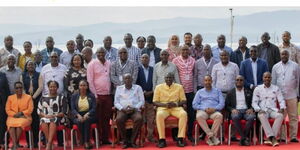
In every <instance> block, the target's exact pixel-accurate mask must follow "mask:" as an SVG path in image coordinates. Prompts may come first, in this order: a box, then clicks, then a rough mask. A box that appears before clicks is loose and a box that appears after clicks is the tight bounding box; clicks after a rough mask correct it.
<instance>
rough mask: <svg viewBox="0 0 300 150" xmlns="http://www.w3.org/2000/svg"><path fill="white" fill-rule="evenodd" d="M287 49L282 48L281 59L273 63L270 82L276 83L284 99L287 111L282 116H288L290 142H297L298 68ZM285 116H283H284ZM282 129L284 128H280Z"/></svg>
mask: <svg viewBox="0 0 300 150" xmlns="http://www.w3.org/2000/svg"><path fill="white" fill-rule="evenodd" d="M289 55H290V54H289V51H288V50H285V49H284V50H282V51H281V53H280V57H281V61H280V62H278V63H277V64H275V65H274V67H273V69H272V77H273V80H272V84H274V85H277V86H278V87H279V88H280V90H281V92H282V94H283V97H284V99H285V103H286V107H287V109H286V110H287V112H285V114H284V116H286V115H288V116H289V127H290V128H289V132H290V134H289V135H290V139H291V142H297V143H298V142H299V141H298V139H297V133H298V99H297V96H299V90H298V88H299V78H300V69H299V66H298V64H297V63H295V62H294V61H292V60H290V59H289V57H290V56H289ZM284 118H285V117H284ZM282 131H284V130H282ZM281 140H287V139H285V132H282V134H281Z"/></svg>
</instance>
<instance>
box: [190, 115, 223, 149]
mask: <svg viewBox="0 0 300 150" xmlns="http://www.w3.org/2000/svg"><path fill="white" fill-rule="evenodd" d="M206 123H207V125H213V124H214V120H212V119H207V120H206ZM194 124H195V143H194V146H196V145H197V144H198V133H199V126H200V125H199V123H198V121H197V120H195V122H194ZM222 138H223V124H221V125H220V142H221V144H223V141H222Z"/></svg>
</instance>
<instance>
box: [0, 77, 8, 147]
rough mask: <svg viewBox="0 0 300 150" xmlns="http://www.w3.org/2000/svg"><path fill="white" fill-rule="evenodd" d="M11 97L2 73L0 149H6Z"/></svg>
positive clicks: (0, 85)
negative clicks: (5, 137)
mask: <svg viewBox="0 0 300 150" xmlns="http://www.w3.org/2000/svg"><path fill="white" fill-rule="evenodd" d="M9 95H10V90H9V86H8V81H7V78H6V75H5V73H3V72H0V124H1V126H0V149H4V144H5V142H4V135H5V132H6V131H7V126H6V119H7V114H6V111H5V106H6V101H7V97H8V96H9Z"/></svg>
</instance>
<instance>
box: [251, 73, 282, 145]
mask: <svg viewBox="0 0 300 150" xmlns="http://www.w3.org/2000/svg"><path fill="white" fill-rule="evenodd" d="M271 80H272V76H271V73H270V72H265V73H264V75H263V81H264V84H262V85H258V86H257V87H256V88H255V90H254V92H253V99H252V107H253V109H254V110H255V112H258V118H259V120H260V122H261V124H262V127H263V129H264V131H265V134H266V137H267V138H268V139H267V140H266V141H265V142H264V143H265V144H269V145H273V146H277V145H279V143H278V141H277V139H276V136H277V135H278V132H279V129H280V127H281V124H282V121H283V112H284V109H285V108H286V106H285V101H284V99H283V96H282V94H281V91H280V89H279V88H278V86H276V85H273V84H271ZM277 101H278V103H279V106H280V109H278V108H277ZM269 118H273V119H275V121H274V123H273V126H272V127H271V125H270V123H269V120H268V119H269Z"/></svg>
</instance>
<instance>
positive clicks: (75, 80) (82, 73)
mask: <svg viewBox="0 0 300 150" xmlns="http://www.w3.org/2000/svg"><path fill="white" fill-rule="evenodd" d="M81 80H86V69H85V68H81V69H80V70H75V69H74V68H73V67H71V68H70V69H69V70H68V71H67V72H66V74H65V77H64V85H65V90H66V91H67V97H68V99H70V98H71V96H72V94H74V92H76V91H78V88H79V82H80V81H81Z"/></svg>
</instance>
